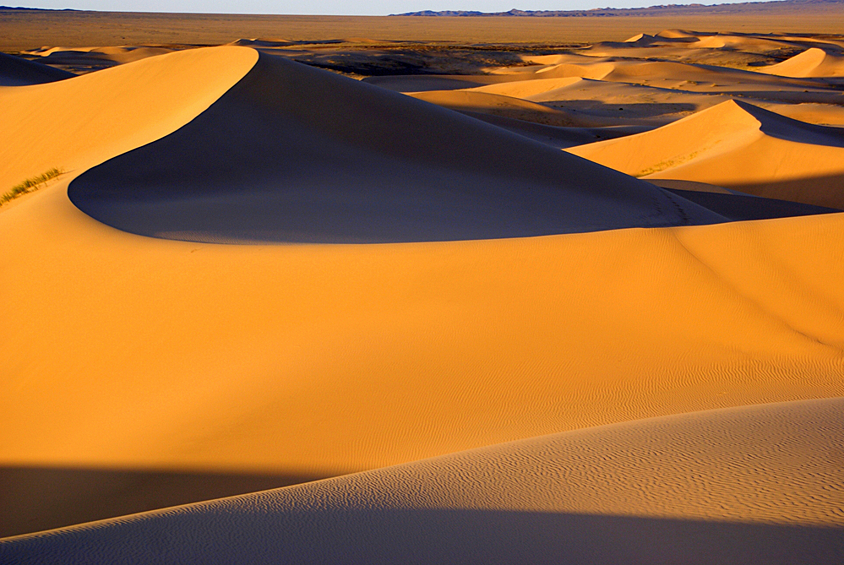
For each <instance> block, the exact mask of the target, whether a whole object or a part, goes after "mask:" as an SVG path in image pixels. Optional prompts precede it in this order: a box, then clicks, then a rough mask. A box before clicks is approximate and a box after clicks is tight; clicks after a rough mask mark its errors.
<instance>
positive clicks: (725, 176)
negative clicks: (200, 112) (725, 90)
mask: <svg viewBox="0 0 844 565" xmlns="http://www.w3.org/2000/svg"><path fill="white" fill-rule="evenodd" d="M568 151H570V152H571V153H574V154H576V155H580V156H581V157H586V158H588V159H592V160H594V161H595V162H598V163H601V164H604V165H606V166H608V167H612V168H614V169H617V170H619V171H622V172H625V173H628V174H631V175H635V176H639V177H643V178H654V179H678V180H688V181H697V182H705V183H709V184H714V185H718V186H723V187H727V188H733V189H736V190H739V191H742V192H747V193H750V194H755V195H757V196H765V197H769V198H776V199H780V200H793V201H795V202H803V203H805V204H814V205H817V206H826V207H829V208H836V209H842V208H844V190H842V188H841V187H842V181H844V135H842V133H841V131H840V130H839V129H837V128H831V127H824V126H816V125H812V124H806V123H803V122H799V121H797V120H793V119H790V118H786V117H784V116H780V115H779V114H775V113H773V112H769V111H767V110H763V109H761V108H757V107H755V106H753V105H751V104H747V103H746V102H740V101H735V100H733V101H729V102H724V103H722V104H719V105H718V106H715V107H713V108H709V109H707V110H704V111H702V112H698V113H697V114H694V115H692V116H689V117H687V118H684V119H682V120H679V121H677V122H674V123H671V124H669V125H667V126H663V127H661V128H658V129H656V130H653V131H649V132H645V133H641V134H637V135H633V136H629V137H626V138H621V139H614V140H608V141H602V142H598V143H593V144H589V145H583V146H580V147H575V148H571V149H568Z"/></svg>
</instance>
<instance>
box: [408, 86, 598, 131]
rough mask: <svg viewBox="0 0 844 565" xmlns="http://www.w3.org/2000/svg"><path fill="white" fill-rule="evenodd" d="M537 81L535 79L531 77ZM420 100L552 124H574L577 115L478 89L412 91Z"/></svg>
mask: <svg viewBox="0 0 844 565" xmlns="http://www.w3.org/2000/svg"><path fill="white" fill-rule="evenodd" d="M531 82H534V81H531ZM411 96H413V97H414V98H416V99H418V100H424V101H425V102H431V103H432V104H437V105H438V106H442V107H444V108H449V109H452V110H457V111H468V112H482V113H487V114H492V115H495V116H503V117H508V118H514V119H518V120H522V121H525V122H532V123H537V124H545V125H549V126H574V125H583V124H577V123H576V118H575V117H574V116H573V115H572V114H571V113H567V112H563V111H562V110H557V109H554V108H549V107H547V106H542V105H540V104H535V103H533V102H529V101H526V100H521V99H519V98H514V97H512V96H504V95H501V94H493V93H490V92H479V91H475V90H456V91H455V90H433V91H426V92H420V93H412V94H411Z"/></svg>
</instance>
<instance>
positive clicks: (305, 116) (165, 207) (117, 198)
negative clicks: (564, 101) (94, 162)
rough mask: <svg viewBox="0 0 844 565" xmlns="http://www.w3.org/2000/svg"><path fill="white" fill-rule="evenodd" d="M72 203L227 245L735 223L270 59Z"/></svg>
mask: <svg viewBox="0 0 844 565" xmlns="http://www.w3.org/2000/svg"><path fill="white" fill-rule="evenodd" d="M291 85H295V87H293V86H291ZM481 96H484V95H481ZM487 96H491V95H487ZM513 103H514V105H516V104H518V103H519V102H518V101H517V100H514V101H513ZM524 106H528V104H526V103H525V104H521V106H520V107H524ZM531 108H533V107H532V106H531ZM547 113H548V114H549V115H552V116H557V115H558V114H555V113H554V112H553V111H552V110H548V112H547ZM384 116H401V118H400V119H384ZM209 132H215V133H214V134H213V135H209ZM115 178H120V179H121V181H120V183H119V184H115V183H114V181H113V179H115ZM186 179H191V180H190V182H186ZM69 196H70V198H71V200H72V201H73V203H74V204H76V206H78V207H79V208H80V209H81V210H82V211H84V212H85V213H87V214H89V215H91V216H92V217H94V218H96V219H98V220H100V221H102V222H104V223H106V224H108V225H111V226H114V227H119V228H120V229H123V230H126V231H129V232H132V233H137V234H142V235H150V236H156V237H165V238H172V239H182V240H187V241H214V242H249V241H251V242H262V241H263V242H267V241H283V242H344V243H352V242H396V241H438V240H455V239H479V238H484V239H487V238H502V237H518V236H531V235H548V234H557V233H572V232H580V231H591V230H595V229H612V228H620V227H633V226H665V225H677V224H688V223H711V222H715V221H719V220H720V219H722V218H720V217H719V216H718V215H716V214H713V213H711V212H708V211H707V210H704V209H702V208H700V207H698V206H697V205H694V204H691V203H687V202H685V201H683V200H682V199H680V198H678V197H676V196H674V195H670V194H668V193H665V192H664V191H662V190H660V189H655V188H654V187H653V186H652V185H649V184H645V183H639V182H637V181H635V180H633V179H630V178H629V177H626V176H622V175H619V174H617V173H615V172H613V171H609V170H607V169H605V168H602V167H596V166H594V165H593V164H591V163H588V162H586V161H583V160H580V159H576V158H573V157H571V156H569V155H566V154H564V153H561V152H559V151H555V150H553V149H552V148H550V147H547V146H545V145H542V144H538V143H535V142H532V141H530V140H527V139H525V138H523V137H521V136H516V135H512V134H509V133H507V132H505V131H503V130H501V129H499V128H494V127H491V126H488V125H486V124H483V123H481V122H479V121H477V120H473V119H469V118H465V117H463V116H461V115H459V114H457V113H455V112H450V111H445V110H442V109H440V108H438V107H437V106H434V105H432V104H427V103H423V102H420V101H416V100H412V99H411V98H409V97H407V96H402V95H398V94H393V93H390V92H386V91H384V90H383V89H380V88H374V87H371V86H369V85H365V84H361V83H359V82H357V81H353V80H350V79H346V78H343V77H338V76H336V75H334V74H331V73H328V72H325V71H322V70H317V69H313V68H310V67H306V66H304V65H299V64H296V63H292V62H289V61H287V60H285V59H281V58H275V57H272V56H267V55H263V54H262V55H260V57H259V60H258V63H257V64H256V65H255V67H254V68H253V69H252V70H251V71H250V72H249V74H248V75H247V76H245V77H244V78H243V79H242V80H241V81H240V82H239V83H238V84H237V85H236V86H235V87H234V88H232V89H231V90H230V91H229V92H227V93H226V94H225V95H223V96H222V97H221V98H220V100H218V101H217V103H215V104H214V105H213V106H212V107H211V108H209V109H208V111H206V112H204V113H203V114H201V115H200V116H199V117H197V118H196V119H195V120H193V121H192V122H191V123H190V124H188V125H186V126H185V127H183V128H181V129H180V130H179V131H177V132H175V133H174V134H172V135H170V136H167V137H166V138H164V139H161V140H159V141H157V142H155V143H152V144H150V145H147V146H145V147H143V148H139V149H137V150H135V151H133V152H130V153H127V154H124V155H122V156H120V157H117V158H115V159H113V160H111V161H109V162H107V163H104V164H102V165H100V166H98V167H96V168H94V169H92V170H90V171H88V172H86V173H85V174H83V175H82V176H80V177H79V178H78V179H76V180H75V181H74V182H73V184H72V185H71V187H70V190H69Z"/></svg>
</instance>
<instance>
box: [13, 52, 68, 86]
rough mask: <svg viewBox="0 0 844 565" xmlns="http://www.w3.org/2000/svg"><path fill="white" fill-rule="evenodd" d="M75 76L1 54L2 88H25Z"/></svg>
mask: <svg viewBox="0 0 844 565" xmlns="http://www.w3.org/2000/svg"><path fill="white" fill-rule="evenodd" d="M72 76H74V75H73V73H69V72H67V71H61V70H59V69H54V68H53V67H48V66H47V65H42V64H40V63H34V62H32V61H27V60H26V59H22V58H20V57H15V56H13V55H7V54H5V53H0V86H25V85H28V84H41V83H45V82H55V81H57V80H63V79H66V78H70V77H72Z"/></svg>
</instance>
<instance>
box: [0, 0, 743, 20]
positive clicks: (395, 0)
mask: <svg viewBox="0 0 844 565" xmlns="http://www.w3.org/2000/svg"><path fill="white" fill-rule="evenodd" d="M729 1H730V0H697V3H700V4H721V3H727V2H729ZM733 1H746V0H733ZM694 2H695V0H563V1H560V0H238V1H236V2H235V1H232V0H35V1H34V2H28V3H20V2H16V1H15V0H5V1H4V0H0V5H11V6H25V7H28V8H75V9H77V10H101V11H111V12H202V13H222V14H227V13H228V14H325V15H350V16H351V15H361V16H363V15H372V16H384V15H387V14H399V13H404V12H416V11H420V10H477V11H479V12H506V11H507V10H510V9H512V8H518V9H520V10H586V9H590V8H605V7H613V8H631V7H641V6H653V5H656V4H691V3H694Z"/></svg>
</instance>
